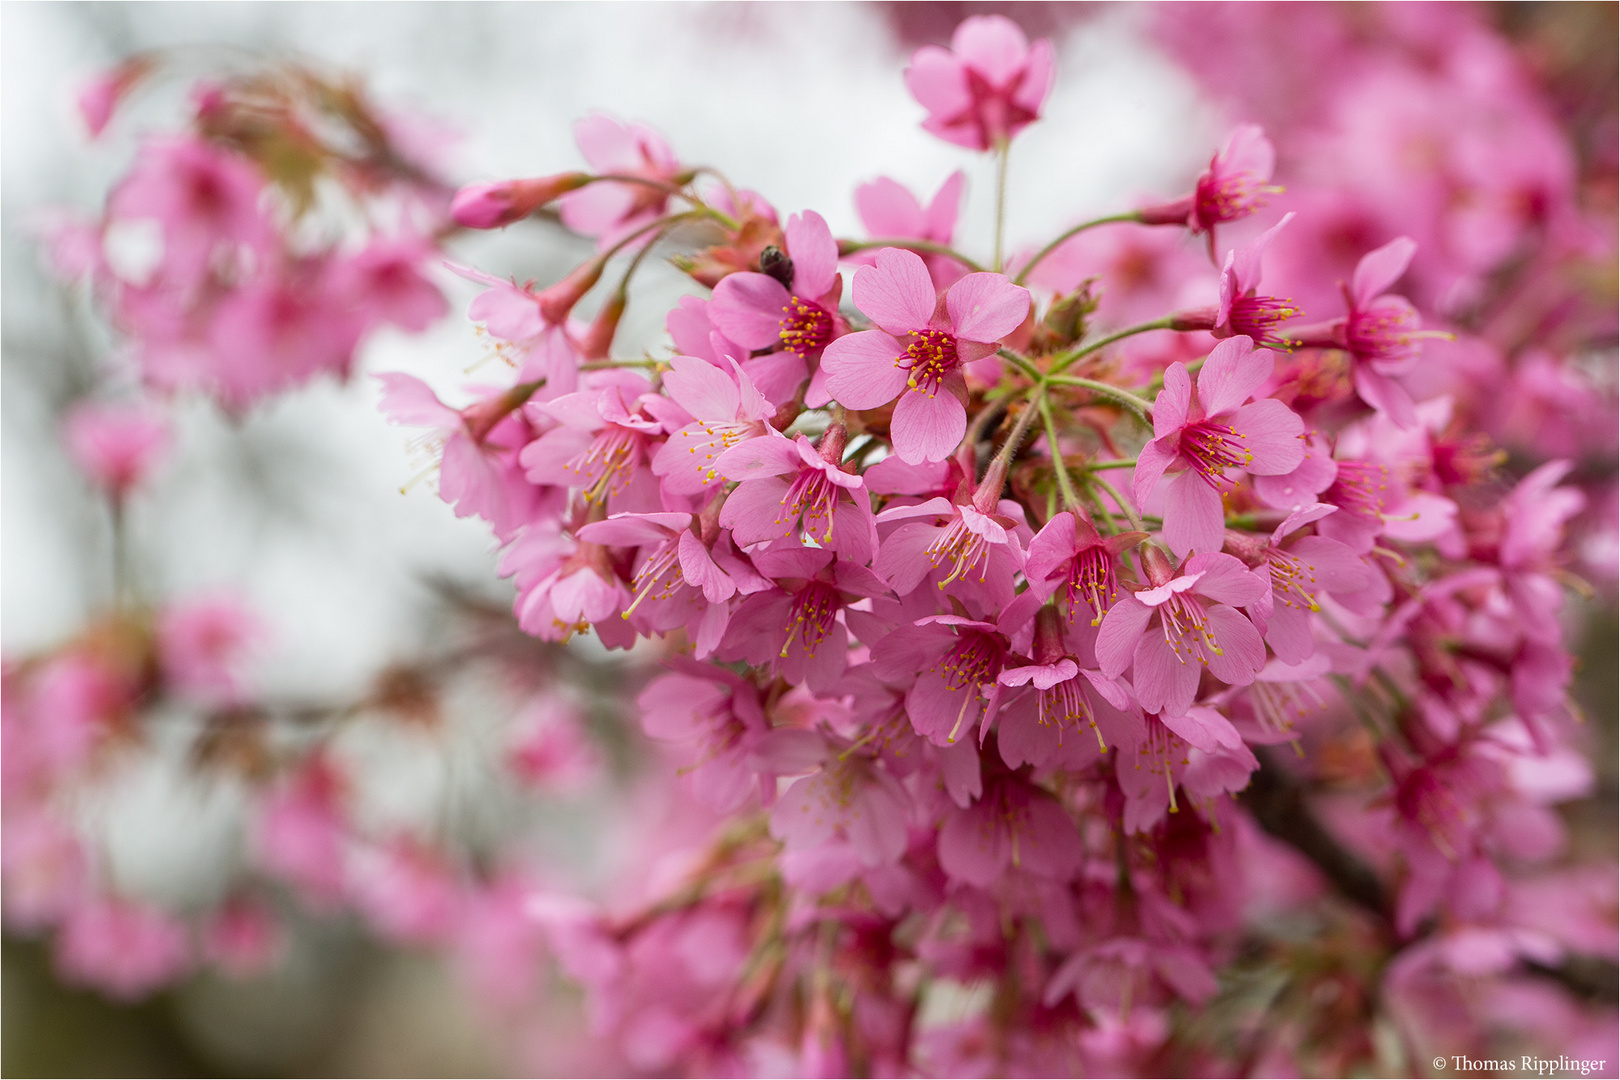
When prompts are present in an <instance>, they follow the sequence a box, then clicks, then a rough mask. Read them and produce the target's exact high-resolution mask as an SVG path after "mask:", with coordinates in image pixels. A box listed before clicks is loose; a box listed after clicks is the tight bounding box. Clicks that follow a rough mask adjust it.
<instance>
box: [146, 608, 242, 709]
mask: <svg viewBox="0 0 1620 1080" xmlns="http://www.w3.org/2000/svg"><path fill="white" fill-rule="evenodd" d="M263 634H264V629H263V627H262V626H261V625H260V624H259V621H258V620H257V619H256V618H254V616H253V614H252V613H251V612H249V611H248V610H247V609H246V608H244V607H243V606H242V605H241V604H240V603H238V602H237V601H235V600H234V599H231V598H229V597H216V598H203V599H198V600H191V601H187V602H184V603H180V604H176V605H174V606H172V607H170V608H168V609H167V610H166V611H164V612H163V614H162V616H161V617H160V619H159V622H158V657H159V660H160V661H161V663H162V665H163V675H164V678H166V679H167V680H168V681H169V684H170V685H171V686H172V687H173V688H174V689H175V690H178V691H179V692H180V693H182V694H185V695H187V696H189V697H192V698H195V699H197V700H198V701H202V702H208V703H231V702H236V701H238V700H239V699H240V697H241V684H240V671H239V668H240V666H241V662H242V659H243V656H244V654H245V653H246V652H247V650H248V649H249V648H250V647H251V646H252V645H253V644H254V643H255V642H256V641H258V640H260V639H261V638H262V637H263Z"/></svg>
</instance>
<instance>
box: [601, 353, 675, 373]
mask: <svg viewBox="0 0 1620 1080" xmlns="http://www.w3.org/2000/svg"><path fill="white" fill-rule="evenodd" d="M667 363H669V361H667V360H655V359H653V358H652V357H650V356H647V357H643V358H641V359H639V360H587V361H586V362H585V363H583V364H581V365H579V370H581V371H606V370H608V369H610V368H639V367H644V368H655V367H661V366H663V365H664V364H667Z"/></svg>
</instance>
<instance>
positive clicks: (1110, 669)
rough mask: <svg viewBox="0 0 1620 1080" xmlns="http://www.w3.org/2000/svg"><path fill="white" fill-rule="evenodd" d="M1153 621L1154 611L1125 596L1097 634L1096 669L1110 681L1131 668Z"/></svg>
mask: <svg viewBox="0 0 1620 1080" xmlns="http://www.w3.org/2000/svg"><path fill="white" fill-rule="evenodd" d="M1151 618H1153V609H1152V608H1150V607H1148V606H1147V605H1145V604H1143V603H1141V602H1139V601H1138V600H1137V599H1136V598H1135V597H1134V596H1122V597H1120V598H1119V600H1117V601H1116V602H1115V603H1114V606H1113V607H1111V608H1109V609H1108V614H1107V615H1105V616H1103V621H1102V626H1101V628H1099V629H1098V631H1097V646H1096V649H1097V666H1098V667H1100V668H1101V669H1102V673H1103V674H1104V675H1107V676H1108V677H1109V678H1111V679H1115V678H1118V677H1119V676H1120V674H1121V673H1122V672H1124V670H1125V669H1126V668H1127V667H1129V666H1130V663H1131V656H1132V655H1133V654H1134V652H1135V651H1136V643H1137V641H1138V640H1140V639H1141V637H1142V633H1143V631H1145V630H1146V629H1147V624H1148V620H1149V619H1151Z"/></svg>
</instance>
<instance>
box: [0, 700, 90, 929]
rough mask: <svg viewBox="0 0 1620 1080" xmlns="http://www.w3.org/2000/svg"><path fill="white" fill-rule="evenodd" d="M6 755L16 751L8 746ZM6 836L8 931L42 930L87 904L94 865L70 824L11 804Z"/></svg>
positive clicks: (0, 862)
mask: <svg viewBox="0 0 1620 1080" xmlns="http://www.w3.org/2000/svg"><path fill="white" fill-rule="evenodd" d="M8 720H9V718H8ZM6 752H7V754H10V753H12V750H11V749H10V747H9V746H8V747H7V750H6ZM7 787H8V788H9V787H10V785H9V784H8V785H7ZM8 794H10V792H9V791H8ZM3 835H4V840H3V842H0V868H3V870H4V873H5V878H4V881H5V890H4V893H3V896H4V900H5V915H6V925H7V926H8V927H11V928H13V929H15V930H21V931H24V932H30V931H36V930H43V929H45V928H46V927H49V926H53V925H55V924H56V923H57V922H59V921H60V920H61V919H62V918H63V916H65V915H67V914H68V913H69V912H70V911H72V910H73V909H74V908H75V907H76V906H77V905H78V904H80V903H81V902H83V898H84V892H85V886H86V883H87V881H88V879H89V873H88V870H89V867H88V865H87V863H86V860H85V853H84V848H83V846H82V845H81V844H80V842H79V836H78V834H77V833H76V832H75V831H74V830H73V828H72V827H71V826H69V825H67V824H66V823H64V822H62V821H61V820H59V819H58V818H56V817H55V816H53V815H51V814H49V813H47V812H45V811H44V810H36V809H26V810H25V809H21V808H12V807H9V806H8V808H7V810H6V814H5V820H4V829H3Z"/></svg>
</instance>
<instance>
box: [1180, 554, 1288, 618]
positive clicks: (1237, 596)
mask: <svg viewBox="0 0 1620 1080" xmlns="http://www.w3.org/2000/svg"><path fill="white" fill-rule="evenodd" d="M1183 572H1184V573H1187V574H1197V575H1198V584H1197V586H1196V591H1197V593H1198V595H1199V596H1204V597H1208V598H1209V599H1211V600H1213V601H1215V602H1216V603H1217V604H1230V605H1232V606H1233V607H1243V606H1245V605H1247V604H1253V603H1255V602H1256V601H1258V600H1259V599H1260V598H1261V597H1262V596H1264V595H1265V594H1266V592H1267V591H1268V590H1269V589H1270V588H1271V586H1270V585H1269V584H1268V582H1267V580H1265V579H1262V578H1261V577H1260V575H1258V574H1256V573H1254V572H1253V571H1251V570H1250V569H1249V568H1248V567H1247V566H1244V565H1243V562H1242V561H1241V560H1239V559H1237V558H1234V557H1233V556H1231V555H1227V554H1226V553H1225V552H1215V553H1213V554H1206V555H1194V556H1193V557H1192V558H1190V559H1188V560H1187V565H1186V566H1185V567H1184V568H1183Z"/></svg>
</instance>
